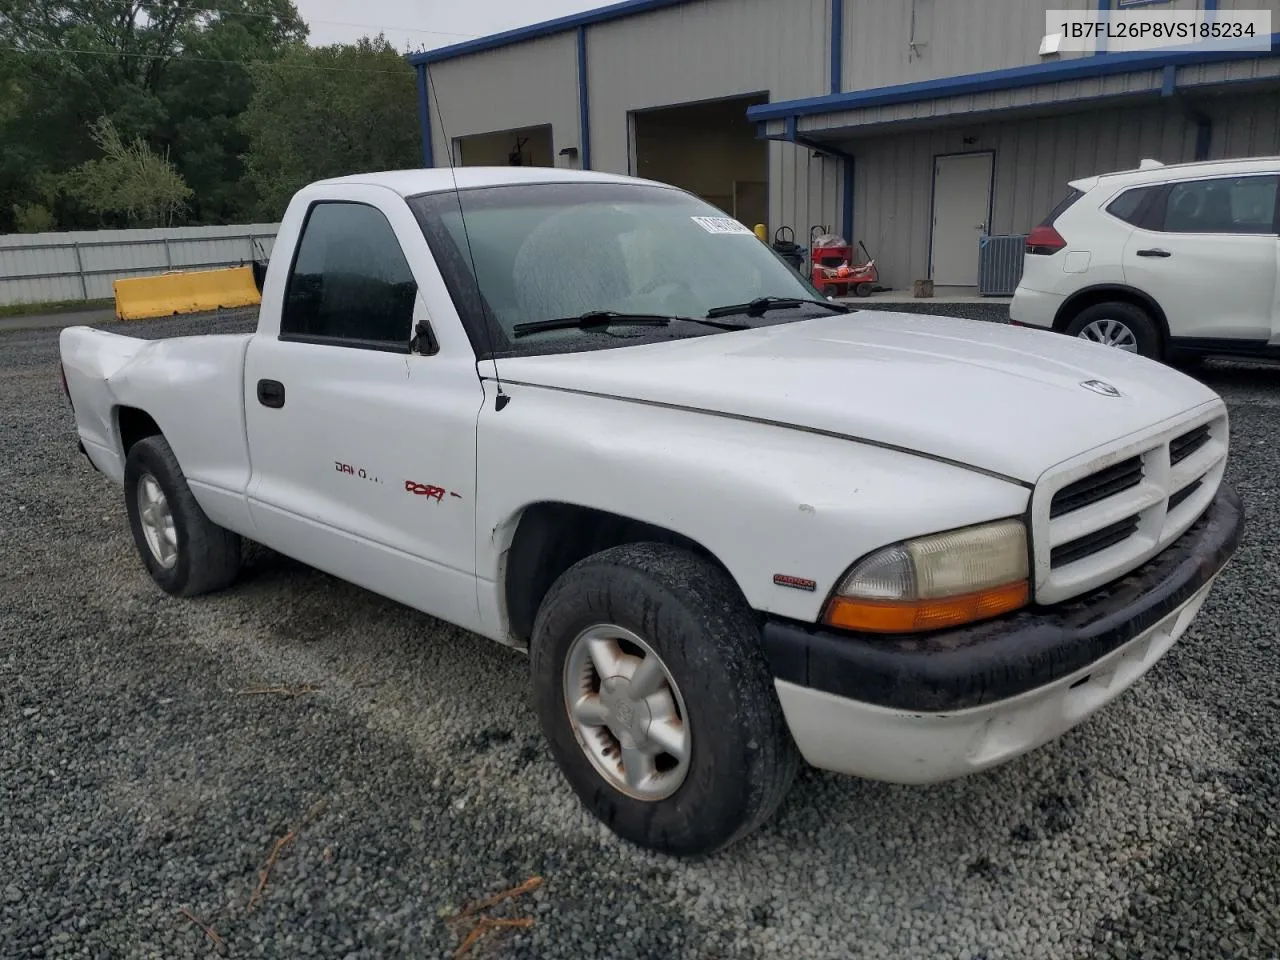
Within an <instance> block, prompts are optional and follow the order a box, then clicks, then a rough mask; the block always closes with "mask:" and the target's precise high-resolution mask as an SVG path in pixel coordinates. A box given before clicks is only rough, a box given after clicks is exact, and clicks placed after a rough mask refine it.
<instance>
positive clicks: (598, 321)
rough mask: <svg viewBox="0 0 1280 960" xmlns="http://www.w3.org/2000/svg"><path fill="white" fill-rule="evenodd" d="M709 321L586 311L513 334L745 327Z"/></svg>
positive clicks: (520, 326) (526, 326) (522, 326)
mask: <svg viewBox="0 0 1280 960" xmlns="http://www.w3.org/2000/svg"><path fill="white" fill-rule="evenodd" d="M712 319H714V318H711V317H706V318H704V317H676V316H667V315H665V314H661V313H619V312H618V311H616V310H588V311H587V312H586V313H581V314H579V315H578V316H576V317H557V318H555V319H553V320H533V321H530V322H529V323H517V324H516V325H515V326H514V327H512V328H511V329H512V333H514V334H515V335H516V336H517V337H523V336H527V335H528V334H530V333H541V332H542V331H543V330H601V329H604V328H605V327H614V326H619V327H620V326H629V327H666V326H670V324H671V322H672V321H673V320H680V321H685V322H687V323H700V324H703V325H705V326H710V327H716V328H717V329H720V330H745V329H747V325H746V324H744V323H711V322H710V321H711V320H712Z"/></svg>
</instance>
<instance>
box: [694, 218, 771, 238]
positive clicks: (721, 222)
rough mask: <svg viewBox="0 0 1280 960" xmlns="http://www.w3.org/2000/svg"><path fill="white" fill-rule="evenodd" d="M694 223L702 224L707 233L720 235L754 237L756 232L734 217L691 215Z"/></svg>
mask: <svg viewBox="0 0 1280 960" xmlns="http://www.w3.org/2000/svg"><path fill="white" fill-rule="evenodd" d="M689 219H691V220H692V221H693V222H694V223H696V224H697V225H698V226H700V227H701V228H702V229H703V230H705V231H707V233H714V234H718V235H720V236H734V235H735V234H736V235H739V236H741V235H745V236H748V237H754V236H755V234H754V233H752V232H751V231H750V230H748V229H747V228H746V227H744V226H743V225H742V224H740V223H739V222H738V221H737V220H735V219H733V217H690V218H689Z"/></svg>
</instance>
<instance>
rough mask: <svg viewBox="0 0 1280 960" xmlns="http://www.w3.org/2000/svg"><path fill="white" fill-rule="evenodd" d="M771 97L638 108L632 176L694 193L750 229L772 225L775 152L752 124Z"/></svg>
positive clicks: (633, 117)
mask: <svg viewBox="0 0 1280 960" xmlns="http://www.w3.org/2000/svg"><path fill="white" fill-rule="evenodd" d="M768 99H769V98H768V96H766V95H765V94H754V95H751V96H744V97H734V98H732V99H728V100H708V101H704V102H701V103H688V104H681V105H679V106H670V107H658V108H655V109H652V110H637V111H635V112H634V113H632V114H631V129H632V139H631V145H632V164H631V169H632V172H633V173H634V174H635V175H636V176H640V177H645V178H646V179H649V180H658V181H660V182H662V183H669V184H671V185H672V186H676V187H680V188H682V189H684V190H688V191H689V192H690V193H693V194H696V195H697V196H699V197H701V198H702V199H704V200H706V201H707V202H708V203H713V204H715V205H716V206H717V207H719V208H720V209H721V210H724V211H725V212H726V213H728V214H730V215H731V216H733V217H735V218H737V219H738V220H739V221H741V222H742V223H743V224H745V225H746V226H748V227H754V226H755V225H756V224H757V223H765V224H767V223H768V222H769V148H768V143H767V142H766V141H764V140H760V139H758V138H757V137H756V128H755V125H754V124H752V123H748V122H747V108H748V107H751V106H755V105H756V104H758V103H766V102H768Z"/></svg>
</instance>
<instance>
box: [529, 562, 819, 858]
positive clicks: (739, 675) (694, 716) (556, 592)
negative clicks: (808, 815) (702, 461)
mask: <svg viewBox="0 0 1280 960" xmlns="http://www.w3.org/2000/svg"><path fill="white" fill-rule="evenodd" d="M600 623H608V624H612V625H616V626H619V627H622V628H625V629H626V630H629V631H631V632H632V633H634V634H636V635H638V636H639V637H641V638H643V639H644V640H645V642H646V643H647V644H649V645H650V646H651V647H652V648H653V650H655V651H656V652H657V653H658V655H659V656H660V657H661V659H662V661H663V662H664V665H665V666H666V668H667V669H668V671H669V673H670V676H671V677H672V678H673V679H674V680H675V683H676V685H677V687H678V688H679V690H680V694H681V696H682V698H683V701H684V706H685V714H686V715H685V718H684V719H685V720H686V722H687V723H688V730H689V736H690V744H691V749H690V758H689V763H688V770H687V773H686V775H685V777H684V780H683V781H682V782H681V783H680V785H679V786H678V787H677V788H676V789H675V792H674V793H672V794H671V795H670V796H668V797H666V798H664V799H658V800H641V799H636V798H634V797H632V796H629V795H628V794H626V793H624V792H622V790H620V789H618V788H617V787H615V786H614V785H613V784H612V783H611V782H610V781H609V780H607V779H606V778H605V777H604V776H603V775H602V774H601V773H599V772H597V770H596V767H595V766H594V765H593V763H592V761H591V759H589V758H588V756H587V754H586V752H585V750H584V748H583V747H582V746H581V745H580V744H579V742H578V739H577V736H576V734H575V725H574V724H573V723H572V722H571V720H570V716H569V710H568V706H567V700H566V693H565V681H564V676H565V664H566V658H567V657H568V655H569V651H570V649H571V647H572V645H573V641H574V640H575V638H577V637H578V636H579V635H580V634H581V633H582V632H583V631H584V630H586V629H587V628H589V627H591V626H593V625H596V624H600ZM530 653H531V661H532V663H531V667H532V683H533V699H534V703H535V706H536V709H537V713H538V719H539V722H540V724H541V726H542V730H543V733H544V734H545V736H546V737H547V740H548V741H549V743H550V745H551V749H552V753H553V754H554V756H555V758H556V760H557V762H558V763H559V765H560V769H561V771H562V772H563V773H564V775H565V777H566V779H567V780H568V781H569V784H570V785H571V786H572V788H573V790H574V792H575V793H576V794H577V795H578V797H579V798H580V799H581V800H582V802H583V803H584V804H585V805H586V807H587V808H588V809H589V810H590V811H591V812H592V813H593V814H594V815H595V816H596V817H598V818H599V819H600V820H601V821H603V822H604V823H605V824H607V825H608V826H609V827H610V828H611V829H612V830H613V831H614V832H615V833H617V834H618V835H619V836H621V837H623V838H624V839H626V840H629V841H631V842H632V843H635V844H637V845H639V846H642V847H646V848H648V849H652V850H657V851H660V852H663V853H667V854H672V855H676V856H703V855H707V854H711V853H715V852H717V851H719V850H722V849H724V848H725V847H727V846H729V845H730V844H732V843H734V842H735V841H737V840H739V839H741V838H742V837H744V836H746V835H747V834H749V833H751V832H752V831H753V830H755V829H756V828H758V827H759V826H761V825H762V824H763V823H764V822H766V821H767V820H768V819H770V818H771V817H772V816H773V813H774V812H775V811H776V809H777V807H778V805H779V804H780V803H781V802H782V800H783V798H784V797H785V796H786V794H787V790H788V789H789V788H790V786H791V782H792V780H793V779H794V777H795V774H796V770H797V768H798V766H799V753H798V751H797V750H796V747H795V744H794V742H793V741H792V739H791V734H790V732H789V731H788V729H787V726H786V722H785V720H784V718H783V714H782V707H781V705H780V704H779V702H778V698H777V694H776V692H775V690H774V686H773V678H772V676H771V674H770V672H769V668H768V664H767V663H766V661H765V657H764V653H763V649H762V647H761V643H760V633H759V627H758V625H757V623H756V620H755V617H754V615H753V613H752V611H751V610H750V608H749V607H748V606H747V604H746V601H745V600H744V599H743V598H742V595H741V593H740V592H739V590H738V587H737V584H736V583H734V581H733V580H732V578H730V577H729V576H728V575H727V574H726V573H725V572H724V571H723V570H721V569H720V568H719V567H717V566H715V565H714V564H712V563H710V562H708V561H706V560H704V559H702V558H700V557H698V556H696V555H694V554H692V553H689V552H688V551H685V550H681V549H677V548H674V547H669V546H666V545H662V544H656V543H642V544H627V545H623V546H620V547H613V548H611V549H608V550H605V551H603V552H601V553H598V554H595V555H594V556H591V557H588V558H587V559H585V560H582V561H581V562H579V563H577V564H576V565H574V566H573V567H571V568H570V569H569V570H568V571H566V572H565V573H564V574H563V575H562V576H561V577H560V578H559V579H558V580H557V581H556V582H555V583H554V584H553V585H552V587H551V589H550V590H549V591H548V593H547V595H546V597H545V598H544V600H543V602H542V605H541V607H540V608H539V610H538V615H537V618H536V621H535V623H534V629H533V639H532V644H531V650H530Z"/></svg>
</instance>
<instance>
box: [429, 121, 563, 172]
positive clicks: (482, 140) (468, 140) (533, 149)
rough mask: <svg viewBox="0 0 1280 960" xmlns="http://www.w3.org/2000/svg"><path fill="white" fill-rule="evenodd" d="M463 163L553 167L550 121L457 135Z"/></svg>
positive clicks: (459, 152)
mask: <svg viewBox="0 0 1280 960" xmlns="http://www.w3.org/2000/svg"><path fill="white" fill-rule="evenodd" d="M454 144H455V146H456V149H457V158H456V160H457V164H458V166H460V167H554V166H555V165H556V164H555V154H554V152H553V146H554V145H553V143H552V139H551V125H550V124H547V125H545V126H541V127H524V128H522V129H519V130H495V131H494V132H492V133H476V134H472V135H471V136H468V137H458V138H457V139H456V140H455V141H454Z"/></svg>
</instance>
